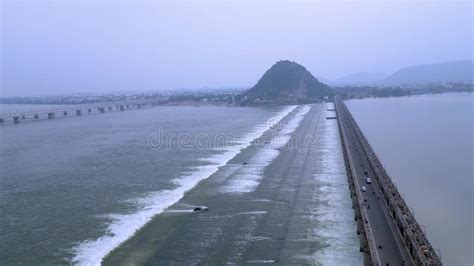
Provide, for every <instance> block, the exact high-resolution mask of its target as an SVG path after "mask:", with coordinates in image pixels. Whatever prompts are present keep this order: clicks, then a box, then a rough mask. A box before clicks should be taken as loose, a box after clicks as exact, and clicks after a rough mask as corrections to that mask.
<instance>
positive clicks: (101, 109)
mask: <svg viewBox="0 0 474 266" xmlns="http://www.w3.org/2000/svg"><path fill="white" fill-rule="evenodd" d="M97 110H98V111H99V112H100V113H105V109H104V107H99V108H97Z"/></svg>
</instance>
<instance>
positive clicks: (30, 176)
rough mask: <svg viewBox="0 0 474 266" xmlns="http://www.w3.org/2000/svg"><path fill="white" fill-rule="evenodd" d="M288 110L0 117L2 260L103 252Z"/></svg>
mask: <svg viewBox="0 0 474 266" xmlns="http://www.w3.org/2000/svg"><path fill="white" fill-rule="evenodd" d="M290 110H291V107H275V108H229V107H159V108H150V109H143V110H134V111H127V112H120V113H106V114H101V115H93V116H83V117H71V118H68V119H61V120H52V121H43V122H37V123H23V124H20V125H4V126H2V128H1V129H0V137H1V139H0V141H1V143H0V144H1V145H0V147H1V149H0V169H1V170H0V175H1V179H0V182H1V183H0V210H1V215H0V235H1V241H0V250H1V252H0V262H2V264H3V263H5V264H8V265H9V264H17V263H23V264H29V265H32V264H67V263H68V262H70V261H72V260H74V258H76V259H83V258H84V257H89V258H91V257H94V256H103V255H105V254H104V253H106V252H107V251H108V250H110V249H112V248H113V247H114V246H116V245H118V243H119V242H120V241H123V240H124V239H126V238H127V237H129V236H130V234H133V232H134V231H135V230H136V229H138V228H139V227H140V226H142V225H143V224H144V223H146V221H148V220H149V219H150V217H151V216H152V215H154V214H156V213H159V212H161V211H162V210H163V209H164V208H166V207H167V206H168V205H169V204H172V203H174V202H175V201H177V200H178V199H179V198H180V197H182V195H183V193H184V192H185V191H186V190H187V189H190V188H192V186H194V185H195V184H196V183H197V182H199V180H201V179H203V178H206V177H207V176H209V175H210V174H211V173H212V172H213V171H215V170H216V169H217V167H218V166H219V164H222V163H225V161H226V160H228V159H229V158H228V157H229V156H232V153H235V152H237V151H238V149H241V148H242V146H241V145H242V144H241V143H239V142H237V141H235V139H241V140H242V139H243V141H244V142H246V141H248V140H251V138H255V137H258V134H261V133H260V132H262V131H265V130H266V128H267V127H269V126H271V121H270V123H267V121H268V120H269V119H271V118H274V119H275V120H278V119H280V118H281V117H282V116H284V115H285V114H286V113H288V112H289V111H290ZM230 121H231V122H230ZM218 134H221V135H224V136H232V137H233V138H218V137H216V136H217V135H218ZM199 137H200V138H199ZM234 138H235V139H234ZM246 138H249V139H248V140H247V139H246ZM199 139H200V140H199ZM208 140H218V141H215V142H210V141H208ZM159 145H166V146H159ZM198 145H206V147H205V148H199V147H197V146H198ZM90 247H93V248H95V249H91V248H90Z"/></svg>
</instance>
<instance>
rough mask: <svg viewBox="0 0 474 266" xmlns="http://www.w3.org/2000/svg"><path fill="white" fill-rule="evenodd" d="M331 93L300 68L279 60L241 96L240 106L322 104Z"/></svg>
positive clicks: (293, 63) (295, 64) (305, 70)
mask: <svg viewBox="0 0 474 266" xmlns="http://www.w3.org/2000/svg"><path fill="white" fill-rule="evenodd" d="M330 95H332V90H331V89H330V88H329V87H328V86H327V85H325V84H323V83H321V82H319V81H318V80H317V79H316V78H315V77H314V76H313V75H312V74H311V73H310V72H309V71H308V70H307V69H306V68H305V67H303V66H302V65H300V64H298V63H295V62H291V61H288V60H282V61H278V62H277V63H275V64H274V65H273V66H272V67H271V68H270V69H269V70H267V71H266V72H265V74H263V76H262V77H261V78H260V80H259V81H258V82H257V84H256V85H255V86H253V87H252V88H251V89H249V90H248V91H247V92H246V93H244V94H243V95H242V97H241V99H240V102H241V104H244V105H245V104H262V103H263V104H296V103H310V102H317V101H322V100H323V99H324V97H325V96H330Z"/></svg>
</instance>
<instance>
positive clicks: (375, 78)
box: [329, 72, 387, 86]
mask: <svg viewBox="0 0 474 266" xmlns="http://www.w3.org/2000/svg"><path fill="white" fill-rule="evenodd" d="M385 77H387V75H386V74H385V73H383V72H359V73H353V74H349V75H346V76H344V77H341V78H338V79H336V80H334V81H331V82H330V83H329V84H330V85H335V86H338V85H368V84H374V83H377V82H380V81H381V80H383V79H384V78H385Z"/></svg>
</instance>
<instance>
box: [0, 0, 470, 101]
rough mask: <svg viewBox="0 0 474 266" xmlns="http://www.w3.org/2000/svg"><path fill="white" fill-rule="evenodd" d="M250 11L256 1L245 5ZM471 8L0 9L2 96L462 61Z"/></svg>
mask: <svg viewBox="0 0 474 266" xmlns="http://www.w3.org/2000/svg"><path fill="white" fill-rule="evenodd" d="M255 2H258V3H255ZM472 15H473V5H472V2H470V1H465V2H454V1H436V2H433V1H422V2H419V1H418V2H415V3H413V2H412V1H402V2H400V1H399V2H395V1H351V2H348V1H346V2H335V1H331V2H326V1H305V2H298V3H295V2H294V1H283V2H278V3H274V2H271V3H270V1H230V2H229V1H226V2H224V3H223V2H217V1H216V2H210V1H206V2H200V3H197V2H193V1H186V2H184V1H174V2H163V1H141V2H137V1H110V0H109V1H105V0H102V1H77V0H72V1H71V0H69V1H67V0H65V1H41V0H36V1H12V0H3V1H1V34H2V35H1V93H0V95H2V96H13V95H44V94H65V93H73V92H99V93H105V92H110V91H125V90H128V91H130V90H140V91H143V90H162V89H173V88H183V87H186V88H197V87H225V86H233V87H247V86H252V85H253V84H254V83H255V82H257V80H258V79H259V78H260V76H261V75H262V74H263V72H264V71H265V70H266V69H267V68H269V67H270V66H271V65H272V64H273V63H274V62H275V61H277V60H279V59H290V60H294V61H296V62H298V63H301V64H303V65H304V66H305V67H306V68H307V69H308V70H310V71H311V72H312V73H313V75H315V76H316V77H324V78H329V79H335V78H338V77H341V76H344V75H347V74H350V73H354V72H366V71H383V72H386V73H390V72H392V71H394V70H397V69H398V68H400V67H404V66H407V65H413V64H422V63H434V62H442V61H450V60H462V59H472V57H473V56H472V53H473V51H472V45H473V43H472V37H473V28H472Z"/></svg>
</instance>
